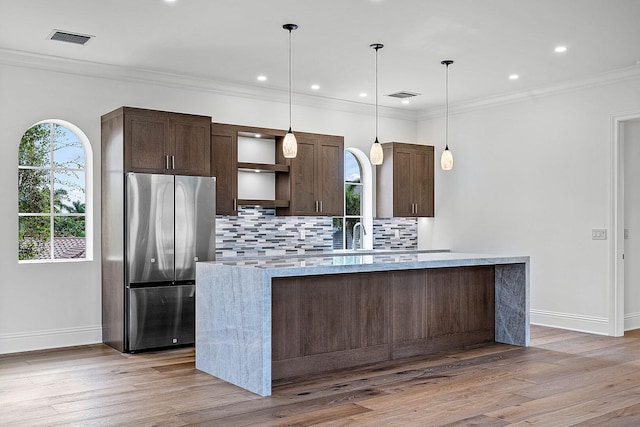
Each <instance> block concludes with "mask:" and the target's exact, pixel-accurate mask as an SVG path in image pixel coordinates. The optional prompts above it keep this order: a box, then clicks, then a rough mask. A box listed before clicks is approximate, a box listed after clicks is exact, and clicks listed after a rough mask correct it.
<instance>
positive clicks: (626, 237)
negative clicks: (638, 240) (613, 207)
mask: <svg viewBox="0 0 640 427" xmlns="http://www.w3.org/2000/svg"><path fill="white" fill-rule="evenodd" d="M628 238H629V229H628V228H625V229H624V239H625V240H626V239H628Z"/></svg>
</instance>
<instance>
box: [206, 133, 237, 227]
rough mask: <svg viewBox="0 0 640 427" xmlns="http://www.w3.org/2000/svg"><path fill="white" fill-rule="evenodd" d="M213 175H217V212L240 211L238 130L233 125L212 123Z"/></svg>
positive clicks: (231, 212) (232, 213)
mask: <svg viewBox="0 0 640 427" xmlns="http://www.w3.org/2000/svg"><path fill="white" fill-rule="evenodd" d="M211 176H215V177H216V185H217V190H216V213H217V214H218V215H237V213H238V205H237V200H238V132H237V131H236V130H234V129H233V126H230V125H224V124H220V123H212V124H211Z"/></svg>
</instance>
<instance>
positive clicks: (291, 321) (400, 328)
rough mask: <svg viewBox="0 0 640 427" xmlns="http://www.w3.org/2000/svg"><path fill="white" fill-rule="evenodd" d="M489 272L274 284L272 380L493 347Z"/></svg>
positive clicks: (346, 277) (377, 274)
mask: <svg viewBox="0 0 640 427" xmlns="http://www.w3.org/2000/svg"><path fill="white" fill-rule="evenodd" d="M494 280H495V272H494V267H493V266H486V267H485V266H483V267H458V268H441V269H428V270H406V271H395V272H375V273H353V274H336V275H324V276H305V277H288V278H274V279H273V282H272V283H273V284H272V341H271V342H272V349H271V352H272V379H279V378H287V377H293V376H298V375H305V374H312V373H321V372H327V371H331V370H334V369H339V368H345V367H350V366H357V365H363V364H366V363H373V362H379V361H383V360H391V359H399V358H404V357H410V356H416V355H421V354H428V353H432V352H436V351H443V350H449V349H459V348H464V347H468V346H475V345H480V344H484V343H490V342H493V341H494V339H495V332H494V330H495V297H494V294H495V293H494Z"/></svg>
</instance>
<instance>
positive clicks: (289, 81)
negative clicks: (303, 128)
mask: <svg viewBox="0 0 640 427" xmlns="http://www.w3.org/2000/svg"><path fill="white" fill-rule="evenodd" d="M289 132H291V29H289Z"/></svg>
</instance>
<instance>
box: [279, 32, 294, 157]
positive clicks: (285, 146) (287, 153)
mask: <svg viewBox="0 0 640 427" xmlns="http://www.w3.org/2000/svg"><path fill="white" fill-rule="evenodd" d="M282 28H284V29H285V30H287V31H289V132H287V134H286V135H285V137H284V141H283V142H282V154H283V155H284V157H285V158H287V159H293V158H295V157H296V156H297V155H298V141H297V140H296V136H295V135H294V134H293V132H292V131H291V31H293V30H295V29H296V28H298V26H297V25H296V24H284V25H283V26H282Z"/></svg>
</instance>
